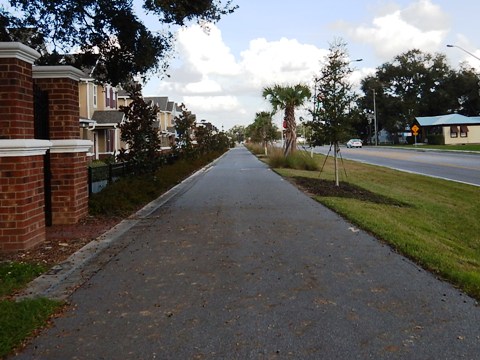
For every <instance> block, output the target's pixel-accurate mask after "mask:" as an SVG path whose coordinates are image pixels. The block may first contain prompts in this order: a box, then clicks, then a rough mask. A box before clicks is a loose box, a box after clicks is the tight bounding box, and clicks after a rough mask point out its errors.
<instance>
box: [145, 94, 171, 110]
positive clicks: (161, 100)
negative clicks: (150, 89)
mask: <svg viewBox="0 0 480 360" xmlns="http://www.w3.org/2000/svg"><path fill="white" fill-rule="evenodd" d="M144 100H145V102H147V103H148V102H150V101H151V102H153V103H154V104H155V105H157V106H158V109H159V110H160V111H167V103H168V97H167V96H154V97H145V98H144Z"/></svg>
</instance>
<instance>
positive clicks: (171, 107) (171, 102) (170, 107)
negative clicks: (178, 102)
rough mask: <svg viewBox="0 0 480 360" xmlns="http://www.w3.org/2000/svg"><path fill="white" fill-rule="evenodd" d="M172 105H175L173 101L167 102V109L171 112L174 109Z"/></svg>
mask: <svg viewBox="0 0 480 360" xmlns="http://www.w3.org/2000/svg"><path fill="white" fill-rule="evenodd" d="M174 106H175V102H173V101H169V102H168V104H167V111H170V112H173V111H174V110H175V108H174Z"/></svg>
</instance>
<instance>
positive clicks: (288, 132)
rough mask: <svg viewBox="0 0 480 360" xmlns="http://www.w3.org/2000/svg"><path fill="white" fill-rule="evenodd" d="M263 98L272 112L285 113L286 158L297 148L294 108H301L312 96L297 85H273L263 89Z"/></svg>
mask: <svg viewBox="0 0 480 360" xmlns="http://www.w3.org/2000/svg"><path fill="white" fill-rule="evenodd" d="M262 95H263V97H264V98H265V99H267V100H268V101H270V103H271V104H272V107H273V111H274V112H277V111H278V110H284V111H285V117H284V123H283V127H284V128H285V145H284V155H285V156H287V155H289V154H290V153H292V152H293V151H295V149H296V148H297V133H296V130H297V129H296V128H297V124H296V122H295V108H297V107H299V106H302V105H303V104H304V103H305V101H306V100H307V99H309V98H310V97H311V96H312V94H311V92H310V89H309V88H308V86H306V85H303V84H297V85H294V86H281V85H278V84H277V85H274V86H273V87H266V88H264V89H263V93H262Z"/></svg>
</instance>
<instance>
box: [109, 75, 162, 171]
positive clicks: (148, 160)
mask: <svg viewBox="0 0 480 360" xmlns="http://www.w3.org/2000/svg"><path fill="white" fill-rule="evenodd" d="M126 90H127V92H128V93H129V96H130V98H131V99H132V102H131V103H130V104H129V105H128V106H121V107H120V110H121V111H123V113H124V114H125V121H123V122H122V123H121V124H120V131H121V140H122V141H124V142H125V143H126V148H124V149H121V151H120V154H119V155H118V159H119V160H120V161H129V162H131V163H133V164H134V165H135V166H136V168H137V169H139V171H140V172H147V171H153V170H155V169H156V168H157V167H158V166H159V162H158V161H157V160H158V159H159V157H160V150H161V147H160V145H161V142H160V137H159V134H158V129H156V128H155V127H154V123H155V122H156V120H157V113H158V107H157V106H156V105H150V104H147V103H146V102H145V101H144V100H143V97H142V92H141V86H140V85H139V84H133V85H130V86H128V87H127V88H126Z"/></svg>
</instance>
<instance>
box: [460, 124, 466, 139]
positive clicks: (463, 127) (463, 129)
mask: <svg viewBox="0 0 480 360" xmlns="http://www.w3.org/2000/svg"><path fill="white" fill-rule="evenodd" d="M460 137H468V127H467V125H460Z"/></svg>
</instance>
